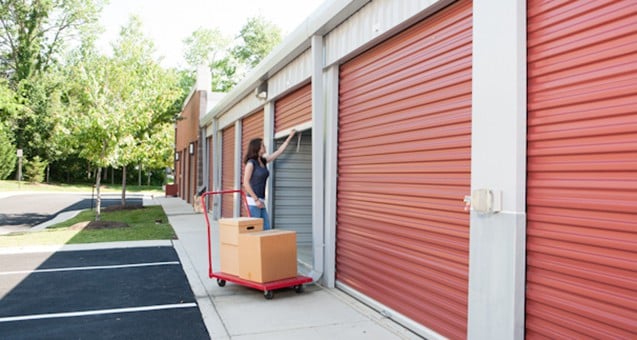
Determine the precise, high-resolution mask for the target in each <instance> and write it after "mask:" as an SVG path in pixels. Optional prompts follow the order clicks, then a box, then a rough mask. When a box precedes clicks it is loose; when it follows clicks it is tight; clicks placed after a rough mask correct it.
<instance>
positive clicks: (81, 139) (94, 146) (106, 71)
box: [65, 17, 181, 219]
mask: <svg viewBox="0 0 637 340" xmlns="http://www.w3.org/2000/svg"><path fill="white" fill-rule="evenodd" d="M153 52H154V46H153V43H152V42H151V41H150V40H149V39H147V38H146V37H144V36H143V34H142V30H141V21H140V20H139V19H138V18H137V17H131V19H130V21H129V23H128V24H127V25H126V26H124V27H122V30H121V32H120V35H119V37H118V39H117V41H116V42H115V43H114V44H113V56H112V57H105V56H102V55H99V54H98V53H97V52H96V51H95V49H94V48H93V47H92V46H89V45H87V46H84V48H83V49H80V50H78V52H77V53H76V54H75V55H74V58H73V60H72V63H70V64H69V68H68V74H67V79H73V82H72V86H71V87H70V88H69V91H68V97H67V103H68V104H67V107H68V108H69V110H70V112H71V114H70V115H68V116H67V118H66V121H65V126H68V127H69V133H68V136H69V137H68V139H69V142H68V143H67V145H70V146H71V147H74V148H77V150H78V153H79V155H80V156H81V157H82V158H84V159H87V160H88V161H90V163H91V164H92V165H94V166H96V167H97V173H96V176H95V181H96V183H95V185H96V188H97V214H96V218H97V219H99V215H100V210H101V198H100V197H101V195H100V184H101V178H102V176H101V171H102V168H104V167H107V166H111V167H121V168H122V170H123V172H124V173H123V175H122V181H123V182H122V204H123V205H124V204H125V200H126V173H125V169H126V167H127V166H128V165H131V164H139V163H141V162H143V161H145V158H146V157H147V154H149V153H152V152H165V150H150V149H148V148H146V145H145V144H146V143H148V141H149V140H152V138H153V136H154V135H155V133H156V131H157V130H158V127H161V126H162V125H163V124H165V123H167V122H173V121H174V119H175V116H176V114H177V111H175V110H174V108H173V105H174V102H175V99H176V97H178V96H179V95H181V89H180V88H179V87H178V82H177V76H176V74H175V72H173V71H166V70H164V69H163V68H161V66H160V65H159V62H158V61H156V60H154V59H153V57H152V55H153ZM160 131H161V130H160ZM166 144H167V145H169V146H168V150H172V146H171V145H172V141H171V142H168V143H164V147H166V146H165V145H166Z"/></svg>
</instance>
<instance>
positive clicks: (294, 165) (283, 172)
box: [272, 130, 313, 270]
mask: <svg viewBox="0 0 637 340" xmlns="http://www.w3.org/2000/svg"><path fill="white" fill-rule="evenodd" d="M285 138H287V137H285ZM285 138H281V139H278V140H276V141H275V142H276V146H275V147H276V148H278V147H279V146H280V145H281V144H283V142H284V141H285ZM299 139H300V141H299ZM273 169H274V178H273V180H274V183H273V184H274V185H273V188H274V195H273V198H274V202H273V203H274V204H273V207H274V208H273V215H272V220H273V222H274V223H273V227H274V228H276V229H285V230H294V231H296V242H297V245H298V248H297V253H298V260H299V262H300V263H301V264H303V266H304V267H306V268H303V269H308V270H310V269H312V263H313V254H312V131H311V130H306V131H299V132H297V136H295V137H294V138H293V139H292V141H291V142H290V145H289V146H288V148H287V149H286V151H285V153H283V155H281V156H280V157H279V158H278V159H277V160H276V161H275V162H274V165H273Z"/></svg>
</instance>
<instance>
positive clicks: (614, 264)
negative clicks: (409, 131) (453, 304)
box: [526, 1, 637, 339]
mask: <svg viewBox="0 0 637 340" xmlns="http://www.w3.org/2000/svg"><path fill="white" fill-rule="evenodd" d="M527 13H528V20H527V24H528V30H527V32H528V51H527V53H528V135H527V138H528V144H527V148H528V150H527V154H528V160H527V164H528V175H527V275H526V276H527V291H526V336H527V338H529V339H533V338H553V339H557V338H562V339H565V338H571V339H577V338H589V337H590V338H598V339H600V338H608V339H634V338H635V337H636V336H637V209H636V207H637V204H636V203H635V200H636V198H637V171H635V170H636V169H637V137H636V136H637V134H636V131H637V53H635V51H637V24H636V23H637V2H635V1H573V2H563V1H541V2H540V1H529V3H528V11H527Z"/></svg>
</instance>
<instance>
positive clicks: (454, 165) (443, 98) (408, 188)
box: [336, 1, 472, 338]
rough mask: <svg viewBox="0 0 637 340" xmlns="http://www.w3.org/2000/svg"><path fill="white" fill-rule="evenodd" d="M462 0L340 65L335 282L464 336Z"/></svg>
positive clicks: (465, 30)
mask: <svg viewBox="0 0 637 340" xmlns="http://www.w3.org/2000/svg"><path fill="white" fill-rule="evenodd" d="M471 41H472V4H471V2H470V1H460V2H458V3H455V4H453V5H451V6H449V7H447V8H445V9H443V10H441V11H440V12H438V13H436V14H434V15H433V16H431V17H429V18H427V19H425V20H423V21H422V22H420V23H418V24H416V25H414V26H412V27H411V28H409V29H407V30H405V31H404V32H402V33H400V34H398V35H397V36H395V37H393V38H391V39H389V40H387V41H385V42H383V43H382V44H380V45H378V46H376V47H374V48H373V49H371V50H369V51H367V52H364V53H363V54H362V55H360V56H358V57H356V58H354V59H353V60H351V61H349V62H347V63H345V64H343V65H341V69H340V88H339V140H338V144H339V145H338V194H337V198H338V199H337V235H336V237H337V241H336V278H337V280H338V281H339V282H342V283H345V284H346V285H348V286H349V287H352V288H353V289H355V290H357V291H359V292H360V293H362V294H364V295H366V296H368V297H370V298H372V299H374V300H376V301H378V302H380V303H382V304H384V305H385V306H388V307H390V308H392V309H394V310H396V311H398V312H400V313H401V314H403V315H405V316H407V317H409V318H410V319H412V320H414V321H416V322H417V323H420V324H422V325H423V326H425V327H428V328H430V329H432V330H434V331H436V332H438V333H439V334H442V335H444V336H447V337H449V338H465V337H466V334H467V298H468V261H469V215H468V214H467V213H466V212H465V211H464V210H463V202H462V199H463V197H464V195H466V194H467V193H468V192H470V185H471V178H470V173H471V65H472V63H471V60H472V58H471V53H472V43H471Z"/></svg>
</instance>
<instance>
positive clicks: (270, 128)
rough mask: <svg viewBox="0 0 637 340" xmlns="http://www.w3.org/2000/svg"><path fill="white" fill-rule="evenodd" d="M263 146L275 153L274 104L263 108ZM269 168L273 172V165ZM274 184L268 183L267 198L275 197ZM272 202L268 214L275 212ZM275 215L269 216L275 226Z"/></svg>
mask: <svg viewBox="0 0 637 340" xmlns="http://www.w3.org/2000/svg"><path fill="white" fill-rule="evenodd" d="M263 144H264V145H265V149H266V150H268V152H273V151H274V104H273V103H272V102H267V103H265V105H264V106H263ZM268 168H269V170H270V171H272V165H271V164H269V165H268ZM273 182H274V181H273V180H272V179H270V180H269V181H267V182H266V188H265V191H266V193H265V197H273V195H272V190H273V188H272V183H273ZM272 201H273V200H271V199H268V200H266V202H265V203H266V209H267V210H268V212H271V211H273V210H272ZM273 215H274V214H268V217H269V218H270V221H269V222H270V225H274V221H272V216H273Z"/></svg>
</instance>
